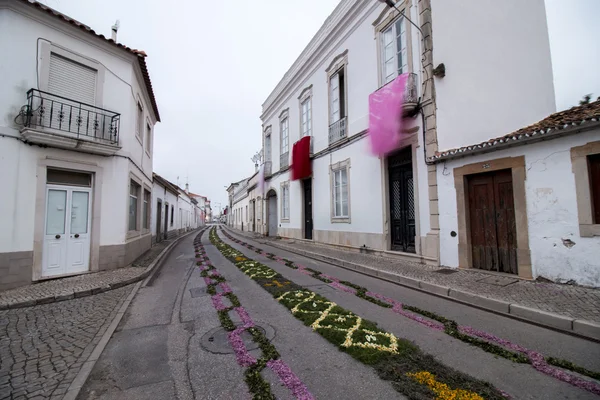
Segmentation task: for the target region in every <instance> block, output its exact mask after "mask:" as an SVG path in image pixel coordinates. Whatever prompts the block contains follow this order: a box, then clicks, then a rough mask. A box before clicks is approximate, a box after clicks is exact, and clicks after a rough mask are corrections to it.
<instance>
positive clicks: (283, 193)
mask: <svg viewBox="0 0 600 400" xmlns="http://www.w3.org/2000/svg"><path fill="white" fill-rule="evenodd" d="M280 187H281V189H280V190H279V192H280V193H281V202H280V203H281V207H280V208H281V210H280V211H281V214H280V215H281V222H290V211H291V206H290V198H291V196H290V181H284V182H281V184H280ZM286 193H287V216H286V215H285V196H286Z"/></svg>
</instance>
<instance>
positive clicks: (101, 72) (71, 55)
mask: <svg viewBox="0 0 600 400" xmlns="http://www.w3.org/2000/svg"><path fill="white" fill-rule="evenodd" d="M50 53H54V54H57V55H59V56H61V57H63V58H66V59H67V60H69V61H73V62H76V63H79V64H82V65H85V66H86V67H89V68H91V69H94V70H96V72H97V74H96V104H95V107H98V108H104V107H103V106H104V79H105V74H106V68H105V67H104V65H102V64H101V63H100V62H98V61H96V60H94V59H91V58H88V57H86V56H85V55H83V54H80V53H76V52H74V51H73V50H71V49H67V48H66V47H62V46H60V45H57V44H55V43H49V42H45V41H42V42H41V43H40V63H39V68H40V82H39V89H40V90H42V91H44V92H47V91H48V84H49V82H50Z"/></svg>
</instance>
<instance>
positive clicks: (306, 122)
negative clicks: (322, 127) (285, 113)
mask: <svg viewBox="0 0 600 400" xmlns="http://www.w3.org/2000/svg"><path fill="white" fill-rule="evenodd" d="M311 103H312V100H311V98H310V97H309V98H307V99H306V100H304V101H303V102H302V103H301V104H300V111H301V118H300V121H301V122H300V123H301V132H302V136H311V135H312V110H311V108H312V104H311Z"/></svg>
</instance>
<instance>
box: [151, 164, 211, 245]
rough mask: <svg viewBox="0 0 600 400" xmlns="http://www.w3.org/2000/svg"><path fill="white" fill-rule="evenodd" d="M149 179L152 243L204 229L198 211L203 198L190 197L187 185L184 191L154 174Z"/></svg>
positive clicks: (200, 214) (202, 220) (200, 211)
mask: <svg viewBox="0 0 600 400" xmlns="http://www.w3.org/2000/svg"><path fill="white" fill-rule="evenodd" d="M153 178H154V181H153V186H152V202H153V204H154V207H155V208H154V211H153V213H152V241H153V242H160V241H162V240H165V239H172V238H174V237H177V236H179V235H181V234H183V233H186V232H189V231H191V230H194V229H197V228H199V227H201V226H204V219H203V218H202V209H201V207H203V206H204V202H205V200H206V198H205V197H203V196H198V195H195V194H193V193H190V192H189V188H188V185H187V184H186V189H185V190H184V189H181V188H180V187H178V186H177V185H175V184H173V183H171V182H169V181H168V180H167V179H165V178H163V177H162V176H160V175H158V174H156V173H154V174H153Z"/></svg>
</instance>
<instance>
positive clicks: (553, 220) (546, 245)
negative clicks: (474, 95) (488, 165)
mask: <svg viewBox="0 0 600 400" xmlns="http://www.w3.org/2000/svg"><path fill="white" fill-rule="evenodd" d="M599 139H600V130H595V131H590V132H585V133H582V134H577V135H571V136H567V137H564V138H560V139H554V140H551V141H547V142H541V143H537V144H531V145H525V146H519V147H515V148H513V149H506V150H502V151H497V152H494V153H490V154H483V155H477V156H472V157H468V158H464V159H459V160H456V161H448V162H447V163H446V165H445V168H444V166H443V164H441V165H440V168H438V176H437V177H438V189H439V198H440V204H439V206H440V237H441V249H440V253H441V254H440V256H441V263H442V265H446V266H449V267H457V266H458V237H455V238H453V237H451V236H450V232H451V231H453V230H454V231H457V230H458V223H457V216H456V190H455V189H454V176H453V169H454V168H456V167H460V166H462V165H465V164H471V163H476V162H482V161H486V160H490V159H495V158H503V157H515V156H521V155H524V156H525V162H526V182H525V188H526V196H527V198H526V202H527V220H528V224H529V246H530V249H531V261H532V265H533V276H534V278H535V277H538V276H543V277H545V278H548V279H551V280H555V281H561V282H565V281H569V280H574V281H575V282H577V283H579V284H582V285H591V286H600V261H599V259H598V255H599V254H600V237H591V238H588V237H583V238H582V237H580V236H579V222H578V216H577V215H578V214H577V201H576V200H577V199H576V193H575V179H574V175H573V172H572V169H571V154H570V149H571V147H575V146H581V145H583V144H586V143H589V142H592V141H597V140H599ZM563 239H570V240H572V241H573V242H575V246H573V247H572V248H570V249H569V248H567V247H565V246H564V245H563V242H562V240H563Z"/></svg>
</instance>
